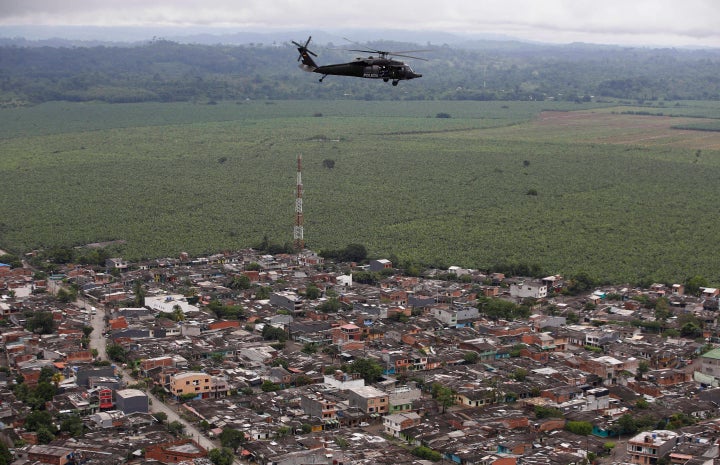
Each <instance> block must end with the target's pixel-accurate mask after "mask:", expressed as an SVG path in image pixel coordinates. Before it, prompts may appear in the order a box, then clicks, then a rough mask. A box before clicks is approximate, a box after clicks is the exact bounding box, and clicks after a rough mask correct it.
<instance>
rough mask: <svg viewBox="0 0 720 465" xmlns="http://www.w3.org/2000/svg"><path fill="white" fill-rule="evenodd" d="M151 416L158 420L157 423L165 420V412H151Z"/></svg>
mask: <svg viewBox="0 0 720 465" xmlns="http://www.w3.org/2000/svg"><path fill="white" fill-rule="evenodd" d="M153 417H154V418H155V419H156V420H157V421H158V423H165V422H166V421H167V418H168V416H167V413H165V412H155V413H153Z"/></svg>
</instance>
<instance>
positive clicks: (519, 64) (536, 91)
mask: <svg viewBox="0 0 720 465" xmlns="http://www.w3.org/2000/svg"><path fill="white" fill-rule="evenodd" d="M4 32H5V33H6V34H7V33H8V31H7V30H6V31H4ZM18 32H20V31H18ZM91 32H92V31H85V34H86V37H88V39H87V40H81V39H77V40H75V41H73V40H69V39H43V40H36V41H31V40H28V39H3V40H0V62H2V64H3V66H2V69H0V77H1V78H2V80H1V81H0V103H3V104H5V105H26V104H34V103H39V102H45V101H53V100H69V101H91V100H99V101H106V102H142V101H156V102H166V101H197V100H208V101H213V100H214V101H218V100H244V99H309V98H319V99H338V98H353V99H362V100H377V99H379V100H428V99H431V100H435V99H445V100H536V101H537V100H567V101H591V100H592V101H594V100H598V99H603V98H613V99H629V100H633V101H634V102H643V101H648V100H650V101H654V100H663V101H674V100H718V99H720V78H718V76H720V50H717V49H713V50H678V49H645V48H627V47H616V46H599V45H589V44H571V45H563V46H560V45H548V44H533V43H524V42H519V41H512V40H504V41H499V40H486V39H481V38H472V37H463V36H457V37H456V36H453V35H450V34H442V35H433V34H420V33H402V34H401V33H397V35H396V36H394V38H393V39H392V40H374V41H371V42H361V43H362V44H363V46H367V47H369V48H374V49H380V50H409V49H410V50H413V49H418V48H420V49H428V50H430V51H429V52H428V53H425V54H423V57H426V58H427V59H428V61H417V60H409V62H410V63H411V65H412V66H413V67H414V68H415V69H416V71H418V72H420V73H422V74H423V78H422V79H418V80H414V81H412V82H403V83H402V84H401V85H400V86H398V87H397V88H391V86H388V85H384V83H382V82H379V81H375V80H366V79H356V78H347V77H331V78H328V79H326V80H325V81H324V82H323V84H319V83H318V82H317V76H316V75H312V74H308V73H304V72H301V71H299V70H298V68H297V61H296V58H297V51H296V50H295V48H294V47H293V46H292V44H291V43H290V41H291V40H305V39H306V38H307V36H308V35H309V34H310V33H309V32H305V31H295V32H291V33H288V32H282V33H280V32H273V33H265V34H261V33H240V32H233V33H228V34H227V35H224V36H214V35H213V36H211V35H205V34H201V33H197V34H196V35H191V34H192V33H193V32H196V31H192V30H188V31H185V32H186V34H187V35H185V36H183V37H184V38H185V39H186V40H189V39H191V38H192V39H193V40H191V42H195V43H183V42H180V41H179V39H178V40H169V39H167V38H159V37H154V38H151V39H150V40H146V41H141V42H135V43H131V42H118V43H115V42H109V41H108V42H102V43H99V42H96V41H95V39H92V41H91V39H89V37H90V36H92V35H93V34H91ZM146 32H147V31H146ZM156 32H157V31H156ZM167 32H177V31H176V30H175V29H173V30H169V31H167ZM374 32H377V31H367V32H366V34H368V35H371V36H372V35H373V33H374ZM140 33H141V31H135V36H136V37H139V35H140ZM379 34H380V33H379V32H378V35H379ZM388 35H390V34H389V33H388ZM69 36H70V35H69V34H68V35H66V37H69ZM116 36H118V37H119V36H121V34H120V33H119V32H117V31H116V34H115V35H113V34H109V35H108V40H110V39H113V38H115V37H116ZM122 36H123V37H127V36H128V33H127V31H126V34H125V35H122ZM420 37H424V38H425V39H426V41H425V42H422V43H419V42H413V41H412V40H418V39H419V38H420ZM349 38H350V39H352V40H358V41H359V40H361V39H360V37H354V36H351V37H349ZM401 39H403V40H401ZM453 39H456V40H455V42H453V44H450V43H448V42H449V41H450V40H453ZM435 40H437V42H435ZM77 41H80V42H77ZM213 41H215V43H213V44H206V43H201V42H207V43H210V42H213ZM225 41H227V42H235V43H236V44H229V43H221V42H225ZM337 41H339V42H337ZM78 43H82V44H84V46H78V45H77V44H78ZM328 44H331V45H332V46H328ZM345 44H348V42H345V41H344V39H343V38H342V37H339V36H336V35H334V34H332V33H318V34H313V42H312V43H311V48H312V49H313V50H314V51H315V52H316V53H318V63H320V64H329V63H342V62H347V61H351V60H353V59H354V58H355V57H357V56H358V55H359V54H358V53H357V52H352V51H348V50H346V49H347V48H357V45H345Z"/></svg>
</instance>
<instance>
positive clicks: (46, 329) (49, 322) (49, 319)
mask: <svg viewBox="0 0 720 465" xmlns="http://www.w3.org/2000/svg"><path fill="white" fill-rule="evenodd" d="M25 328H26V329H27V330H28V331H32V332H34V333H38V334H52V333H53V332H55V321H54V320H53V314H52V312H35V313H33V314H32V316H31V317H30V318H28V319H27V322H26V323H25Z"/></svg>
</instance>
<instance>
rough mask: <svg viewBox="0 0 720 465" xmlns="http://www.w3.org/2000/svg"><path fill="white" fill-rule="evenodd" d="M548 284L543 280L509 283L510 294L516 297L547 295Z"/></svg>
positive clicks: (542, 297)
mask: <svg viewBox="0 0 720 465" xmlns="http://www.w3.org/2000/svg"><path fill="white" fill-rule="evenodd" d="M547 293H548V286H547V284H546V283H544V282H543V281H520V282H518V283H513V284H510V295H511V296H512V297H515V298H518V299H525V298H528V297H529V298H533V299H544V298H545V297H547Z"/></svg>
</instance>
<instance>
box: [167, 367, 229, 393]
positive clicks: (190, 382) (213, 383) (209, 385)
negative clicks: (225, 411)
mask: <svg viewBox="0 0 720 465" xmlns="http://www.w3.org/2000/svg"><path fill="white" fill-rule="evenodd" d="M168 389H169V390H170V394H172V395H173V396H175V398H176V399H177V398H180V397H183V396H186V395H188V394H195V396H196V397H197V398H198V399H209V398H218V397H223V396H225V395H227V391H228V386H227V382H226V380H225V378H221V377H218V376H212V375H209V374H207V373H204V372H198V371H191V372H184V373H176V374H174V375H170V377H169V382H168Z"/></svg>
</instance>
